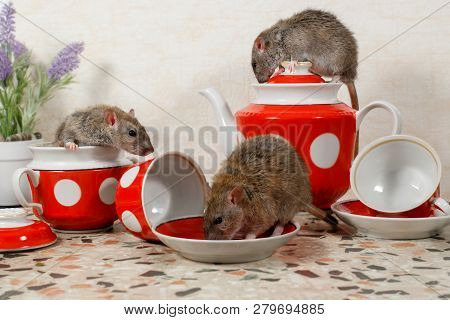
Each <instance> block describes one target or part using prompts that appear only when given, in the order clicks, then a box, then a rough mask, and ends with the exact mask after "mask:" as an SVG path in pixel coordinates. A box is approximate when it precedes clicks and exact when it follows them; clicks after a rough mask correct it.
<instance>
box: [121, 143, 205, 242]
mask: <svg viewBox="0 0 450 320" xmlns="http://www.w3.org/2000/svg"><path fill="white" fill-rule="evenodd" d="M207 189H208V184H207V182H206V180H205V177H204V175H203V173H202V171H201V169H200V168H199V167H198V166H197V164H196V163H195V162H194V161H193V160H192V159H191V158H190V157H189V156H187V155H184V154H182V153H178V152H169V153H166V154H164V155H162V156H159V157H157V158H155V159H151V160H148V161H146V162H142V163H139V164H136V165H134V166H132V167H131V168H129V169H128V170H127V171H126V172H125V173H124V174H123V176H122V178H121V179H120V183H119V186H118V188H117V197H116V208H117V213H118V216H119V219H120V221H121V222H122V224H123V225H124V226H125V228H126V229H127V230H128V231H129V232H130V233H131V234H133V235H135V236H136V237H139V238H141V239H145V240H151V241H159V239H158V237H157V236H156V235H155V234H154V233H153V232H152V228H157V227H158V226H160V225H163V224H170V225H172V226H174V230H173V231H174V232H177V233H180V230H179V229H178V228H177V226H178V225H179V224H177V221H178V222H179V221H185V222H186V221H188V219H189V221H190V220H192V221H194V223H195V224H200V225H202V222H201V221H199V220H198V219H196V217H198V216H202V214H203V209H204V206H205V202H206V194H207ZM182 224H183V223H182ZM185 224H186V223H185ZM186 225H190V224H186ZM175 229H177V230H175ZM194 230H196V229H195V228H185V229H184V231H185V236H186V238H189V237H191V236H192V234H190V233H193V232H194ZM202 230H203V229H202Z"/></svg>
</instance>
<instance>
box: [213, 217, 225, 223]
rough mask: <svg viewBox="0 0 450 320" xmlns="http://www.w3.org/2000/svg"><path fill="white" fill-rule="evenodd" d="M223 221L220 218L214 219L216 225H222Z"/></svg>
mask: <svg viewBox="0 0 450 320" xmlns="http://www.w3.org/2000/svg"><path fill="white" fill-rule="evenodd" d="M222 221H223V219H222V217H218V218H216V219H214V224H221V223H222Z"/></svg>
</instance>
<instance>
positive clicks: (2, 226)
mask: <svg viewBox="0 0 450 320" xmlns="http://www.w3.org/2000/svg"><path fill="white" fill-rule="evenodd" d="M56 239H57V237H56V235H55V234H54V233H53V231H52V230H51V229H50V227H49V226H48V225H47V224H45V223H44V222H42V221H36V220H31V219H26V218H1V219H0V252H9V251H23V250H30V249H37V248H42V247H47V246H50V245H52V244H54V243H55V242H56Z"/></svg>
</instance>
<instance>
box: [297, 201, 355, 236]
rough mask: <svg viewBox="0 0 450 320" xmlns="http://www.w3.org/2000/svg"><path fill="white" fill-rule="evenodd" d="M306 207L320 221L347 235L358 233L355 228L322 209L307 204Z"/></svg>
mask: <svg viewBox="0 0 450 320" xmlns="http://www.w3.org/2000/svg"><path fill="white" fill-rule="evenodd" d="M304 205H305V206H306V208H307V211H308V212H309V213H311V214H312V215H313V216H315V217H316V218H319V219H321V220H323V221H325V222H327V223H329V224H331V225H332V226H336V227H338V228H339V229H341V230H342V231H344V232H345V233H347V234H349V235H352V234H355V233H356V229H355V228H354V227H352V226H350V225H348V224H346V223H344V222H343V221H341V220H339V219H337V218H336V217H334V216H332V215H331V214H329V213H326V212H325V211H323V210H322V209H319V208H317V207H316V206H314V205H312V204H306V203H305V204H304Z"/></svg>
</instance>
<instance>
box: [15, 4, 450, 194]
mask: <svg viewBox="0 0 450 320" xmlns="http://www.w3.org/2000/svg"><path fill="white" fill-rule="evenodd" d="M14 3H15V6H16V8H17V11H18V12H19V13H20V14H21V15H23V16H24V17H26V19H29V20H31V21H32V22H33V23H34V24H35V25H33V24H31V23H30V21H27V20H26V19H25V18H24V17H18V18H17V31H18V37H19V39H22V40H23V41H24V42H25V43H26V44H27V45H28V46H29V47H31V48H33V51H34V53H35V55H36V58H37V59H39V60H41V61H43V62H48V61H49V60H50V58H51V56H52V55H53V53H54V52H56V51H57V50H59V49H60V48H61V44H60V43H59V42H58V41H56V40H55V39H54V38H52V37H51V36H50V35H49V34H51V35H53V36H54V37H56V38H58V39H60V40H62V41H64V42H69V41H73V40H84V41H85V44H86V51H85V57H86V58H87V59H89V61H87V60H84V61H83V62H82V65H81V68H80V70H79V71H78V74H77V78H76V79H77V81H78V83H77V84H75V85H73V86H71V88H70V89H69V90H66V91H64V92H60V93H59V94H58V95H57V96H56V97H55V99H53V100H52V101H51V102H50V103H48V104H47V105H46V106H45V107H44V108H43V109H42V110H41V112H40V117H41V122H40V129H41V130H42V131H43V132H44V134H45V135H46V136H47V137H48V136H49V135H50V134H51V133H52V132H53V131H54V130H55V128H56V126H57V125H58V122H59V121H61V120H62V119H63V117H64V116H65V115H67V114H68V113H70V112H71V111H73V110H74V109H75V108H79V107H82V106H85V105H89V104H95V103H111V104H117V105H119V106H122V107H124V108H127V107H131V106H132V107H134V108H135V109H136V111H137V114H138V116H139V118H140V119H141V121H142V122H143V123H144V124H145V125H149V126H154V127H155V128H157V129H158V130H160V131H162V128H163V127H164V126H169V127H176V126H178V125H179V122H178V121H177V120H175V119H173V118H172V117H170V116H168V115H167V114H166V113H164V112H162V111H160V110H159V109H158V108H156V107H155V106H153V105H152V103H150V102H149V101H148V100H147V99H146V98H148V99H150V100H152V101H153V102H155V103H156V104H158V105H159V106H161V107H162V108H163V109H164V110H166V111H167V112H169V113H171V114H174V115H175V116H176V117H178V118H179V119H181V120H182V121H183V122H185V123H186V124H188V125H189V126H192V127H193V128H195V129H197V128H199V127H201V126H204V125H208V124H212V123H213V120H214V119H213V118H212V112H211V110H210V109H209V106H208V105H207V103H206V101H205V100H204V99H203V98H202V97H200V96H199V95H198V94H197V91H198V90H199V89H201V88H203V87H206V86H211V85H212V86H215V87H217V88H218V89H219V90H220V91H221V92H222V93H223V94H224V95H225V96H226V97H227V98H228V100H229V103H230V105H231V106H232V108H233V110H234V111H235V110H237V109H239V108H241V107H243V106H245V105H246V104H247V102H248V101H249V99H250V97H251V94H252V93H251V89H250V87H249V84H250V83H251V82H254V81H255V80H254V78H253V75H252V71H251V68H250V65H249V57H250V47H251V44H252V41H253V39H254V38H255V36H256V35H257V34H258V33H259V31H261V30H262V29H263V28H265V27H267V26H269V25H271V24H272V23H274V22H275V21H277V20H278V19H279V18H282V17H288V16H290V15H291V14H292V13H294V12H296V11H299V10H302V9H304V8H307V7H314V8H321V9H326V10H330V11H333V12H334V13H336V14H337V15H338V17H339V18H340V19H341V20H342V21H343V22H344V23H345V24H346V25H347V26H348V27H349V28H350V29H351V30H353V31H354V33H355V36H356V38H357V39H358V43H359V47H360V59H361V60H363V62H361V64H360V66H359V78H358V82H357V88H358V91H359V96H360V101H361V105H365V104H367V103H369V102H370V101H372V100H374V99H384V100H387V101H390V102H392V103H394V104H395V105H396V106H398V108H399V109H400V110H401V111H402V113H403V116H404V120H405V124H404V131H405V132H406V133H408V134H413V135H417V136H419V137H421V138H423V139H426V140H427V141H429V142H430V143H431V144H432V145H433V146H434V147H435V148H436V149H437V151H438V152H439V154H440V156H441V158H442V162H443V166H444V175H443V191H444V194H445V195H447V196H450V151H449V148H448V141H449V138H450V129H449V125H448V124H449V123H450V112H449V111H450V90H449V89H450V22H449V21H450V5H448V6H447V7H445V8H443V9H442V10H440V11H438V12H437V13H435V14H434V15H433V16H431V17H429V18H428V19H426V20H425V21H423V22H422V23H420V24H419V25H417V26H415V27H413V28H412V29H411V30H410V31H408V32H406V33H405V34H404V35H402V36H400V37H399V38H398V39H396V40H393V41H392V42H391V43H389V44H388V45H387V46H386V47H384V48H382V49H380V50H379V51H377V49H378V48H380V47H382V46H383V45H385V44H386V43H387V42H389V41H390V40H391V39H393V38H394V37H395V36H397V35H398V34H400V33H402V32H404V31H405V30H406V29H408V28H409V27H411V26H412V25H413V24H415V23H416V22H418V21H419V20H420V19H422V18H423V17H425V16H427V15H428V14H429V13H431V12H432V11H434V10H436V9H437V8H438V7H440V6H441V5H442V4H443V3H444V1H443V0H426V1H419V0H414V1H406V0H398V1H397V0H396V1H392V0H376V1H350V0H340V1H324V0H315V1H300V0H278V1H267V0H249V1H238V0H217V1H206V0H203V1H201V0H184V1H175V0H169V1H143V0H141V1H106V0H95V1H92V0H64V1H56V0H32V1H30V0H17V1H14ZM36 25H37V26H39V27H40V28H42V29H44V30H45V31H46V32H48V33H49V34H47V33H46V32H44V31H43V30H41V29H39V28H38V27H36ZM100 68H102V69H104V70H106V71H107V72H108V73H110V74H112V75H114V77H112V76H110V75H107V74H106V73H105V72H104V71H102V70H101V69H100ZM130 88H133V90H132V89H130ZM138 93H139V94H138ZM341 96H342V99H344V100H345V101H348V99H347V93H346V92H345V90H342V92H341ZM144 97H146V98H144ZM50 116H51V118H52V120H49V119H50ZM389 130H390V123H389V117H388V115H387V114H385V113H384V112H382V111H380V112H379V113H377V112H375V113H374V114H373V115H371V116H370V117H369V118H368V119H367V120H366V122H365V126H364V128H363V130H362V131H363V132H362V143H363V144H366V143H367V142H369V141H370V140H372V139H374V138H375V137H378V136H381V135H383V134H385V133H387V132H388V131H389ZM196 145H197V144H196V142H195V141H194V142H188V141H186V142H183V143H182V147H189V148H194V149H195V148H197V147H196ZM158 148H159V149H160V150H162V145H161V143H159V145H158ZM165 148H166V149H167V148H168V149H173V148H180V147H177V146H175V145H173V143H171V144H170V145H168V143H167V142H166V143H165ZM199 154H201V151H197V153H196V155H197V156H198V155H199Z"/></svg>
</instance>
